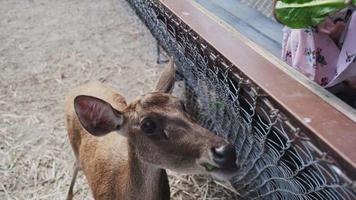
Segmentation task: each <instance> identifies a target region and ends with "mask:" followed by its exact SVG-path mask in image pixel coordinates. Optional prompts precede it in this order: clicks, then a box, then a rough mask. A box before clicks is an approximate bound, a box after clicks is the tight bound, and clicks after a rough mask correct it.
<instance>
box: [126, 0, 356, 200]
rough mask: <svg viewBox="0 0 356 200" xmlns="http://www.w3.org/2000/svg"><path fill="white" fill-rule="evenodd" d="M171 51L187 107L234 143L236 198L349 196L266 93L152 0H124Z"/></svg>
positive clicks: (343, 181) (351, 185)
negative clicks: (236, 173) (236, 170)
mask: <svg viewBox="0 0 356 200" xmlns="http://www.w3.org/2000/svg"><path fill="white" fill-rule="evenodd" d="M128 2H129V3H130V4H131V6H132V7H133V9H134V10H135V11H136V13H137V14H138V15H139V16H140V18H141V19H142V20H143V22H144V23H145V24H146V25H147V27H148V28H149V29H150V31H151V32H152V34H153V35H154V36H155V37H156V39H157V40H158V42H159V43H160V45H162V46H163V47H164V49H165V50H166V51H167V52H168V54H170V55H174V57H175V58H176V60H175V61H176V65H177V67H178V75H177V76H178V78H179V79H181V80H183V81H184V83H185V86H184V87H185V103H186V107H187V110H188V111H190V112H191V113H190V114H191V115H192V116H194V118H195V119H196V120H197V121H198V122H200V124H201V125H202V126H204V127H206V128H208V129H209V130H211V131H213V132H214V133H216V134H218V135H220V136H221V137H224V138H226V139H227V140H229V141H230V142H231V143H232V144H234V145H235V148H236V154H237V157H238V165H239V166H240V170H239V171H238V175H237V176H236V177H234V178H233V179H232V180H231V181H230V182H231V184H232V185H233V186H234V188H235V189H236V190H237V191H238V192H239V193H240V197H241V199H268V200H271V199H272V200H273V199H288V200H307V199H311V200H315V199H322V200H328V199H330V200H336V199H346V200H354V199H356V192H355V191H356V190H355V182H354V181H352V180H350V179H348V178H347V177H346V176H345V175H344V174H343V173H342V170H340V169H339V168H338V166H336V164H335V163H334V161H333V159H332V158H329V157H328V156H327V155H326V154H325V153H323V152H322V151H321V150H319V149H318V148H317V147H315V146H314V145H313V143H312V141H311V140H310V139H309V138H308V137H307V136H306V134H305V133H303V132H302V131H300V130H299V129H298V128H297V126H295V125H294V124H292V123H291V122H290V121H289V120H288V118H287V117H286V116H285V115H284V114H283V112H281V111H280V110H278V109H277V108H275V107H274V106H273V101H272V100H270V99H269V97H268V95H267V94H264V93H263V92H262V91H259V90H258V87H257V86H256V85H254V84H253V83H251V82H250V80H249V78H248V77H246V76H244V75H243V74H242V73H239V72H238V71H237V72H236V71H235V70H234V72H233V69H236V68H235V67H234V66H233V65H232V64H231V63H230V62H229V61H228V60H227V59H225V58H224V56H223V55H221V54H220V53H219V52H217V51H216V50H215V49H214V48H213V47H211V46H209V45H208V44H207V43H206V41H204V39H203V38H201V37H200V36H199V35H197V34H196V33H195V32H194V30H192V29H191V28H190V27H188V26H187V25H186V24H185V23H184V22H183V21H181V20H180V19H179V18H177V17H176V16H175V15H174V14H173V13H171V12H170V11H169V10H168V9H166V8H165V7H164V6H163V5H161V4H160V3H159V1H157V0H128Z"/></svg>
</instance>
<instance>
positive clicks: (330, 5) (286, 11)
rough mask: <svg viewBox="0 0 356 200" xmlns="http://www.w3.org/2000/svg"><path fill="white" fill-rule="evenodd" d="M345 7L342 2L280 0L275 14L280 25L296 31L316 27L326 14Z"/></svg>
mask: <svg viewBox="0 0 356 200" xmlns="http://www.w3.org/2000/svg"><path fill="white" fill-rule="evenodd" d="M306 1H307V2H306ZM286 2H289V3H286ZM298 2H306V3H298ZM353 4H354V5H356V0H353ZM346 6H347V5H346V4H345V1H344V0H323V1H320V0H282V1H278V2H277V4H276V10H275V12H276V17H277V19H278V20H279V21H280V22H281V23H282V24H284V25H286V26H288V27H290V28H295V29H297V28H306V27H310V26H316V25H318V24H319V23H321V22H322V21H323V20H324V19H325V17H326V16H327V15H328V14H331V13H335V12H338V11H340V10H342V9H343V8H345V7H346Z"/></svg>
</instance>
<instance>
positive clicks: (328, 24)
mask: <svg viewBox="0 0 356 200" xmlns="http://www.w3.org/2000/svg"><path fill="white" fill-rule="evenodd" d="M345 28H346V24H345V22H343V21H337V22H336V23H334V22H333V20H332V19H330V18H329V17H326V18H325V20H324V21H323V22H322V23H320V24H319V25H318V27H317V29H318V31H319V32H321V33H325V34H327V35H329V36H330V37H331V38H332V39H333V40H335V41H337V40H339V38H340V36H341V34H342V32H343V31H344V30H345Z"/></svg>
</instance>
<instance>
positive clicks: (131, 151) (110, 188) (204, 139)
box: [65, 69, 227, 200]
mask: <svg viewBox="0 0 356 200" xmlns="http://www.w3.org/2000/svg"><path fill="white" fill-rule="evenodd" d="M168 72H169V73H167V70H166V71H165V72H164V73H163V76H161V79H160V80H159V82H158V83H159V84H166V85H158V86H157V90H158V91H157V92H153V93H148V94H146V95H144V96H142V97H140V98H139V99H138V100H136V101H134V102H132V103H131V104H129V105H127V104H126V102H125V99H124V98H123V97H122V96H121V95H119V93H118V92H116V91H115V90H114V89H112V88H110V87H108V86H105V85H103V84H101V83H90V84H86V85H83V86H80V87H78V88H75V89H73V90H72V91H71V92H70V94H69V95H68V97H67V100H66V110H65V113H66V119H67V120H66V122H67V131H68V137H69V141H70V143H71V146H72V148H73V151H74V154H75V156H76V158H77V162H78V167H77V168H75V172H74V176H73V181H72V183H71V186H70V189H69V193H68V197H67V199H68V200H69V199H72V197H73V186H74V183H75V176H76V172H77V170H78V169H79V168H80V169H82V170H83V172H84V175H85V177H86V179H87V181H88V183H89V186H90V188H91V190H92V193H93V196H94V198H95V199H97V200H111V199H134V200H140V199H142V200H159V199H162V200H163V199H169V198H170V197H169V196H170V193H169V185H168V179H167V174H166V172H165V170H164V169H171V170H174V171H178V172H184V173H208V172H206V170H205V168H204V167H202V165H201V163H202V162H212V161H211V155H210V154H209V151H210V149H211V148H212V147H217V146H221V145H224V144H227V143H226V142H225V141H224V140H223V139H220V138H219V137H217V136H215V135H214V134H212V133H211V132H209V131H208V130H206V129H204V128H202V127H200V126H199V125H198V124H195V123H194V122H192V121H191V120H190V119H189V117H188V116H187V115H186V113H185V111H184V108H183V106H182V102H181V101H180V100H179V99H177V98H175V97H173V96H171V95H169V94H166V93H164V92H169V91H171V90H172V88H171V87H172V85H173V83H172V81H174V70H172V69H169V70H168ZM172 76H173V78H172ZM162 79H166V80H162ZM167 80H168V81H167ZM79 95H87V96H93V97H96V98H99V99H101V100H104V101H105V102H107V103H109V104H110V105H111V106H112V108H113V109H115V110H117V111H118V112H117V113H120V114H122V116H123V119H124V120H123V122H122V123H123V124H122V125H120V130H119V131H117V130H113V131H112V132H110V133H108V134H106V135H105V136H102V137H96V136H94V135H92V133H89V132H88V131H87V130H86V129H85V128H83V125H82V123H81V121H80V119H79V118H78V115H77V113H76V110H75V108H74V101H75V98H76V97H77V96H79ZM147 117H148V118H150V119H153V120H154V121H155V122H157V126H158V128H157V131H155V135H153V136H148V135H145V133H144V132H143V131H142V129H141V128H140V125H141V123H142V120H144V119H146V118H147ZM146 134H147V133H146Z"/></svg>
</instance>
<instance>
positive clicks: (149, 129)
mask: <svg viewBox="0 0 356 200" xmlns="http://www.w3.org/2000/svg"><path fill="white" fill-rule="evenodd" d="M156 129H157V124H156V123H155V122H154V121H153V120H151V119H145V120H144V121H143V122H142V124H141V130H142V131H143V132H144V133H146V134H152V133H154V132H155V130H156Z"/></svg>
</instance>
